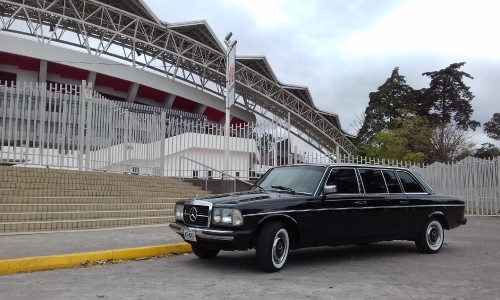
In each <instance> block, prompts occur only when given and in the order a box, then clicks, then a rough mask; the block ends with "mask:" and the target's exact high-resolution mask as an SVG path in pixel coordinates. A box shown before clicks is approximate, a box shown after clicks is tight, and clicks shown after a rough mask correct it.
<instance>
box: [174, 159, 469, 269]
mask: <svg viewBox="0 0 500 300" xmlns="http://www.w3.org/2000/svg"><path fill="white" fill-rule="evenodd" d="M464 207H465V204H464V201H462V200H461V199H460V198H457V197H453V196H444V195H439V194H436V193H435V192H434V191H433V189H432V188H431V187H430V186H429V185H428V184H427V183H426V182H425V181H424V180H423V179H422V178H421V177H420V176H419V174H418V173H416V172H414V171H412V170H408V169H404V168H396V167H382V166H368V165H353V164H329V165H313V164H300V165H288V166H280V167H275V168H272V169H270V170H269V171H268V172H266V174H264V176H262V178H261V179H260V180H259V181H257V183H256V184H255V185H254V186H253V187H252V188H251V189H250V190H249V191H248V192H240V193H234V194H223V195H214V196H210V197H205V198H197V199H191V200H182V201H178V202H177V203H176V204H175V222H173V223H170V224H169V226H170V228H171V229H172V230H174V231H175V232H177V233H178V234H180V235H181V236H182V237H183V238H184V240H185V241H186V242H188V243H190V244H191V246H192V249H193V253H194V254H195V255H196V256H198V257H200V258H212V257H215V256H216V255H217V254H218V253H219V251H220V250H229V251H231V250H248V249H252V248H255V249H256V259H257V264H258V266H259V267H260V268H261V269H263V270H265V271H268V272H275V271H279V270H281V269H282V268H283V266H284V264H285V262H286V259H287V256H288V252H289V250H290V249H298V248H304V247H314V246H336V245H347V244H354V243H356V244H357V243H373V242H380V241H391V240H409V241H414V242H415V244H416V246H417V248H418V250H419V251H420V252H422V253H436V252H438V251H439V250H440V249H441V247H442V246H443V242H444V229H453V228H456V227H458V226H459V225H465V224H466V222H467V219H466V218H465V217H464Z"/></svg>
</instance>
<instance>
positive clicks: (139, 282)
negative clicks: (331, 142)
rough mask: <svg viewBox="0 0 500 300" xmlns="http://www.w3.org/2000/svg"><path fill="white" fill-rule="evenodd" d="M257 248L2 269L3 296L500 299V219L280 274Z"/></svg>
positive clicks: (329, 251)
mask: <svg viewBox="0 0 500 300" xmlns="http://www.w3.org/2000/svg"><path fill="white" fill-rule="evenodd" d="M254 254H255V252H254V251H248V252H223V253H221V254H220V255H219V256H217V257H216V258H215V259H213V260H200V259H198V258H196V257H195V256H194V255H192V254H190V255H181V256H173V257H166V258H157V259H150V260H144V261H133V262H126V263H120V264H108V265H102V266H93V267H87V268H76V269H63V270H53V271H43V272H35V273H26V274H13V275H5V276H0V291H1V293H0V298H1V299H500V219H498V218H481V219H478V218H473V217H471V218H469V224H468V225H466V226H462V227H460V228H457V229H454V230H452V231H447V232H446V244H445V246H444V247H443V249H442V251H441V252H440V253H439V254H435V255H421V254H418V253H417V251H416V248H415V246H414V244H413V243H411V242H388V243H379V244H374V245H368V246H347V247H336V248H330V247H322V248H315V249H304V250H298V251H293V252H292V253H291V255H290V256H289V261H288V262H287V265H286V266H285V268H284V269H283V271H281V272H279V273H273V274H267V273H262V272H260V271H259V270H258V269H257V267H256V265H255V263H254V261H255V259H254Z"/></svg>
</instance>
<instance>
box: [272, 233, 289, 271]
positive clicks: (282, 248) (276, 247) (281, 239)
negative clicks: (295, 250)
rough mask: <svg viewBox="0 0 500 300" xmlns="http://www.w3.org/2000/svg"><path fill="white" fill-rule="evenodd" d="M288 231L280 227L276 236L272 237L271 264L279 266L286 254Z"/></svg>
mask: <svg viewBox="0 0 500 300" xmlns="http://www.w3.org/2000/svg"><path fill="white" fill-rule="evenodd" d="M288 246H289V240H288V233H287V232H286V230H285V229H280V230H279V231H278V232H277V233H276V236H275V237H274V242H273V264H274V265H275V266H276V267H281V266H282V265H283V264H284V263H285V260H286V257H287V256H288Z"/></svg>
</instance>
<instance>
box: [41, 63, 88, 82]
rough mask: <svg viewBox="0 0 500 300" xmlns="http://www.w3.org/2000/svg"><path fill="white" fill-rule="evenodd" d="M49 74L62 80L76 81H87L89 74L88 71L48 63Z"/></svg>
mask: <svg viewBox="0 0 500 300" xmlns="http://www.w3.org/2000/svg"><path fill="white" fill-rule="evenodd" d="M47 73H49V74H57V75H59V76H61V77H62V78H67V79H74V80H87V78H88V72H87V71H86V70H82V69H78V68H73V67H69V66H65V65H61V64H56V63H53V62H48V64H47Z"/></svg>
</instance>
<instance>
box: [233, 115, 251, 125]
mask: <svg viewBox="0 0 500 300" xmlns="http://www.w3.org/2000/svg"><path fill="white" fill-rule="evenodd" d="M246 123H247V122H245V121H243V120H242V119H239V118H236V117H233V118H232V119H231V123H230V124H231V125H243V124H246Z"/></svg>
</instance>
